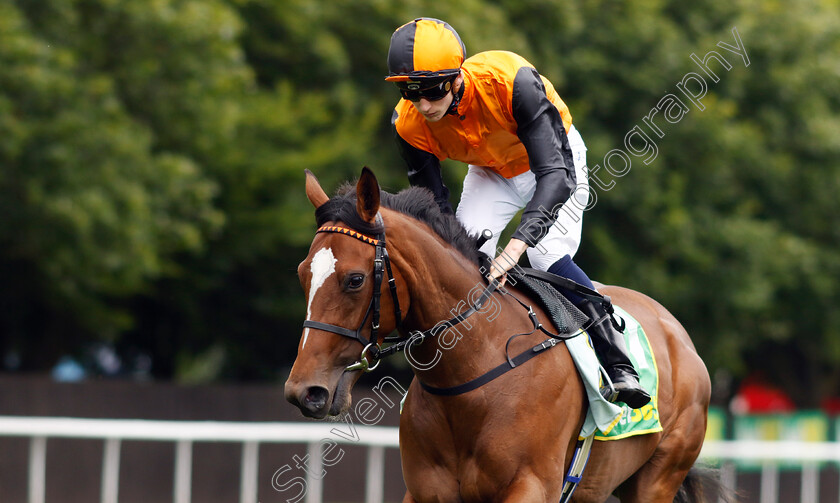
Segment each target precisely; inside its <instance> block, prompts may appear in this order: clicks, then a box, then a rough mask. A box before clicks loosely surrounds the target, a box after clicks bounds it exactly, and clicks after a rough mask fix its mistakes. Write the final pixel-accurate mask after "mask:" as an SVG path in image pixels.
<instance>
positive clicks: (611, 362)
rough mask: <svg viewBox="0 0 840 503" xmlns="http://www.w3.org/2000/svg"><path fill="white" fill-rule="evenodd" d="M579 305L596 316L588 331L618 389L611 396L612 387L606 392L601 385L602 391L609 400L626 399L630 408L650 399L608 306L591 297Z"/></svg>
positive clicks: (591, 317) (589, 313) (640, 405)
mask: <svg viewBox="0 0 840 503" xmlns="http://www.w3.org/2000/svg"><path fill="white" fill-rule="evenodd" d="M578 308H580V310H581V311H583V313H584V314H586V315H587V316H589V318H590V319H591V320H593V323H594V324H593V325H592V326H591V327H589V330H588V332H589V335H590V337H592V344H593V345H594V346H595V352H596V353H597V354H598V356H599V357H600V358H601V362H602V363H603V365H604V369H605V370H606V371H607V375H608V376H609V377H610V380H611V381H612V383H613V387H615V391H616V392H617V396H612V397H610V396H607V395H609V389H608V388H607V390H606V392H605V390H604V389H603V388H602V390H601V391H602V394H603V395H604V396H605V397H606V398H607V400H609V401H611V402H615V401H618V402H624V403H626V404H627V405H628V406H630V408H631V409H638V408H639V407H642V406H644V405H645V404H647V403H648V402H650V395H649V394H648V393H647V391H645V390H644V388H642V386H641V384H639V375H638V374H637V373H636V370H635V369H634V368H633V364H632V363H631V362H630V358H629V357H628V356H627V348H626V346H625V344H624V335H623V334H622V333H621V332H619V331H618V330H616V328H615V327H614V326H613V323H612V319H611V317H610V316H608V315H607V311H606V309H605V308H604V307H603V306H602V305H600V304H594V303H592V302H589V301H586V302H584V303H582V304H581V305H579V306H578ZM598 320H601V321H600V322H599V321H598Z"/></svg>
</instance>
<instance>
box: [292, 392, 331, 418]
mask: <svg viewBox="0 0 840 503" xmlns="http://www.w3.org/2000/svg"><path fill="white" fill-rule="evenodd" d="M329 399H330V392H329V390H327V388H324V387H323V386H310V387H308V388H304V389H303V390H301V391H297V390H296V389H294V387H289V386H286V400H288V401H289V402H290V403H291V404H292V405H294V406H296V407H297V408H298V409H300V411H301V412H302V413H303V415H304V416H307V417H314V418H316V419H323V418H324V417H326V415H327V412H328V411H329V405H330V404H329Z"/></svg>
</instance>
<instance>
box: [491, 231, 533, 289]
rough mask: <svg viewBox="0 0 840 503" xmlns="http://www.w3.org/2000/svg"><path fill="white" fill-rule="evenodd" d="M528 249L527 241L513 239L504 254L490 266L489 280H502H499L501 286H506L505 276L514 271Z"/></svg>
mask: <svg viewBox="0 0 840 503" xmlns="http://www.w3.org/2000/svg"><path fill="white" fill-rule="evenodd" d="M527 249H528V245H527V244H526V243H525V241H522V240H520V239H516V238H513V239H511V240H510V242H509V243H508V244H507V246H505V249H504V250H503V251H502V253H500V254H499V256H498V257H496V258H495V259H493V262H492V264H491V265H490V272H489V273H488V274H487V279H489V280H494V279H499V278H501V279H499V284H500V285H504V284H505V280H506V279H507V277H506V276H505V275H506V274H507V272H508V271H509V270H511V269H513V266H515V265H516V264H518V263H519V258H520V257H521V256H522V254H523V253H525V250H527Z"/></svg>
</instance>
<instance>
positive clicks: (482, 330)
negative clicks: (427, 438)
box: [391, 228, 527, 386]
mask: <svg viewBox="0 0 840 503" xmlns="http://www.w3.org/2000/svg"><path fill="white" fill-rule="evenodd" d="M402 230H403V232H405V231H406V230H407V229H406V228H403V229H402ZM404 236H405V238H402V239H400V240H399V241H397V240H392V241H391V242H392V243H396V242H399V243H406V239H409V240H410V239H411V238H410V234H404ZM433 237H434V239H433V240H424V242H423V245H422V248H421V246H420V245H419V244H417V245H416V246H410V247H404V248H402V249H400V250H399V256H400V262H401V263H400V264H399V265H400V270H401V271H404V272H403V275H404V277H405V281H406V286H407V287H408V289H409V292H410V296H411V307H410V309H409V312H408V313H407V315H408V316H407V318H406V328H407V329H409V330H412V331H413V330H419V331H425V330H428V329H430V328H432V327H434V326H436V325H440V324H442V323H446V322H447V321H449V320H451V319H452V318H453V317H455V316H457V315H459V314H462V313H464V312H465V311H467V310H468V309H470V308H471V307H473V306H475V304H476V301H478V299H479V298H480V297H481V295H482V293H483V292H484V289H485V288H486V286H487V283H486V281H485V280H484V278H483V276H482V274H481V272H480V271H479V270H478V267H477V266H475V265H474V264H471V263H469V261H468V260H467V259H466V258H464V257H463V256H462V255H461V254H460V253H459V252H457V251H455V250H454V249H453V248H452V247H451V246H450V245H448V244H446V243H444V242H443V241H442V239H440V238H439V237H438V236H433ZM405 271H408V273H407V274H406V272H405ZM506 304H507V302H506V301H500V298H499V296H498V295H493V296H492V297H491V298H490V299H489V300H488V301H487V302H486V303H485V304H483V305H482V306H481V308H480V309H478V310H477V311H476V312H475V313H474V314H472V316H470V317H469V318H467V319H466V320H465V321H464V322H462V323H459V324H457V325H455V326H452V327H449V328H445V329H443V330H442V332H440V334H439V335H438V336H437V337H436V339H435V340H427V341H425V342H424V343H423V344H420V345H415V346H413V347H411V348H410V352H409V353H407V357H408V359H409V362H410V363H411V364H412V366H413V367H414V369H415V372H416V373H417V374H418V376H419V377H420V378H421V379H422V380H423V381H424V382H426V383H427V384H431V385H434V386H450V385H452V384H457V383H460V382H462V381H463V380H464V379H466V378H467V376H474V374H475V372H476V369H481V368H483V367H485V366H486V363H485V362H486V361H488V360H489V359H491V357H490V356H489V354H490V353H493V354H495V353H498V351H499V348H503V347H504V341H503V339H504V335H503V332H504V333H506V332H507V330H498V327H506V326H507V325H508V324H509V323H510V320H511V319H512V316H513V315H514V314H516V313H518V312H514V313H512V312H511V311H510V310H505V309H503V305H506ZM526 318H527V317H526ZM494 327H496V328H497V329H496V330H493V328H494Z"/></svg>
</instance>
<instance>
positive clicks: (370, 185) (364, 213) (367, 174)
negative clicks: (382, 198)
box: [356, 166, 379, 224]
mask: <svg viewBox="0 0 840 503" xmlns="http://www.w3.org/2000/svg"><path fill="white" fill-rule="evenodd" d="M356 211H358V212H359V216H361V217H362V218H363V219H364V220H365V221H366V222H368V223H371V224H372V223H373V222H374V220H376V213H377V212H379V182H377V181H376V176H374V174H373V171H371V170H370V168H368V167H367V166H365V167H364V168H362V176H360V177H359V183H357V184H356Z"/></svg>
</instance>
